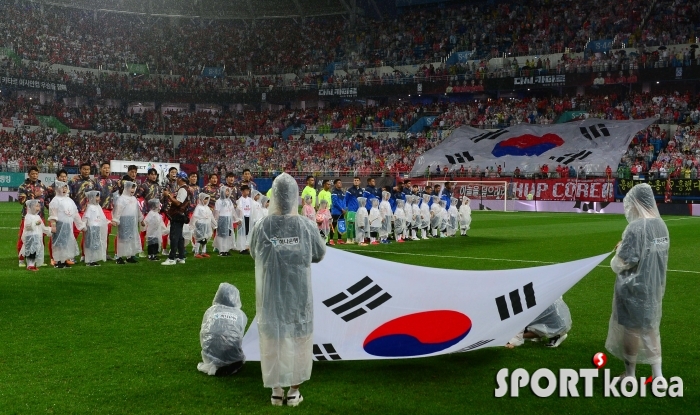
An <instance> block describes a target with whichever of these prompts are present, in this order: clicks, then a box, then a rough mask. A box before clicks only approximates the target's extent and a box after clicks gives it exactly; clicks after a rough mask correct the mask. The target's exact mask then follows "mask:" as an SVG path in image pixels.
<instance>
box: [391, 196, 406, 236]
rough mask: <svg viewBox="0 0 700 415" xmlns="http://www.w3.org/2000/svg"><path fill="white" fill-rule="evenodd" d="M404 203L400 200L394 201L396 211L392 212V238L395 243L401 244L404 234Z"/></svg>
mask: <svg viewBox="0 0 700 415" xmlns="http://www.w3.org/2000/svg"><path fill="white" fill-rule="evenodd" d="M404 206H405V202H404V201H403V200H401V199H399V200H397V201H396V210H395V211H394V238H396V242H398V243H403V238H404V236H405V235H404V234H405V232H406V212H405V211H404Z"/></svg>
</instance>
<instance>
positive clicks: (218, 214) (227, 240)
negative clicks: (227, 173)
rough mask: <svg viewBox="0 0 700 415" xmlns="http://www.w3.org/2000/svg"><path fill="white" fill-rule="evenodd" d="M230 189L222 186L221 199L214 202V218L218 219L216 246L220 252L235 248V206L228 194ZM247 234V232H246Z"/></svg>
mask: <svg viewBox="0 0 700 415" xmlns="http://www.w3.org/2000/svg"><path fill="white" fill-rule="evenodd" d="M227 191H230V190H229V188H228V187H226V186H221V188H220V189H219V200H217V201H216V203H215V204H214V219H215V220H216V238H214V248H216V249H218V250H219V252H228V251H230V250H232V249H233V248H234V242H235V241H234V234H233V222H234V214H235V213H234V209H235V208H234V206H233V202H232V201H231V198H230V197H229V196H227V195H226V192H227ZM244 235H245V233H244Z"/></svg>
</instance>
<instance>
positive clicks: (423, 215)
mask: <svg viewBox="0 0 700 415" xmlns="http://www.w3.org/2000/svg"><path fill="white" fill-rule="evenodd" d="M429 202H430V195H427V194H425V195H423V202H422V203H421V204H420V229H421V237H422V238H423V239H428V230H429V228H430V206H429V205H428V203H429Z"/></svg>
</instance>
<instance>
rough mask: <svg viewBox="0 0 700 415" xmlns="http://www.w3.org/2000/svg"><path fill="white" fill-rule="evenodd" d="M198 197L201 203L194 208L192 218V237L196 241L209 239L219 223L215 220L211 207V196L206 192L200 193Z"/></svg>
mask: <svg viewBox="0 0 700 415" xmlns="http://www.w3.org/2000/svg"><path fill="white" fill-rule="evenodd" d="M198 199H199V203H198V204H197V207H196V208H194V212H192V219H191V220H190V229H192V238H194V240H195V241H202V240H209V239H211V237H212V235H213V234H214V229H215V228H216V225H217V224H216V221H215V220H214V214H213V213H212V211H211V209H209V200H210V197H209V195H208V194H206V193H200V194H199V197H198Z"/></svg>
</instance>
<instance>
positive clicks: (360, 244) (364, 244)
mask: <svg viewBox="0 0 700 415" xmlns="http://www.w3.org/2000/svg"><path fill="white" fill-rule="evenodd" d="M357 245H359V246H367V244H366V243H364V242H360V243H359V244H357Z"/></svg>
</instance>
